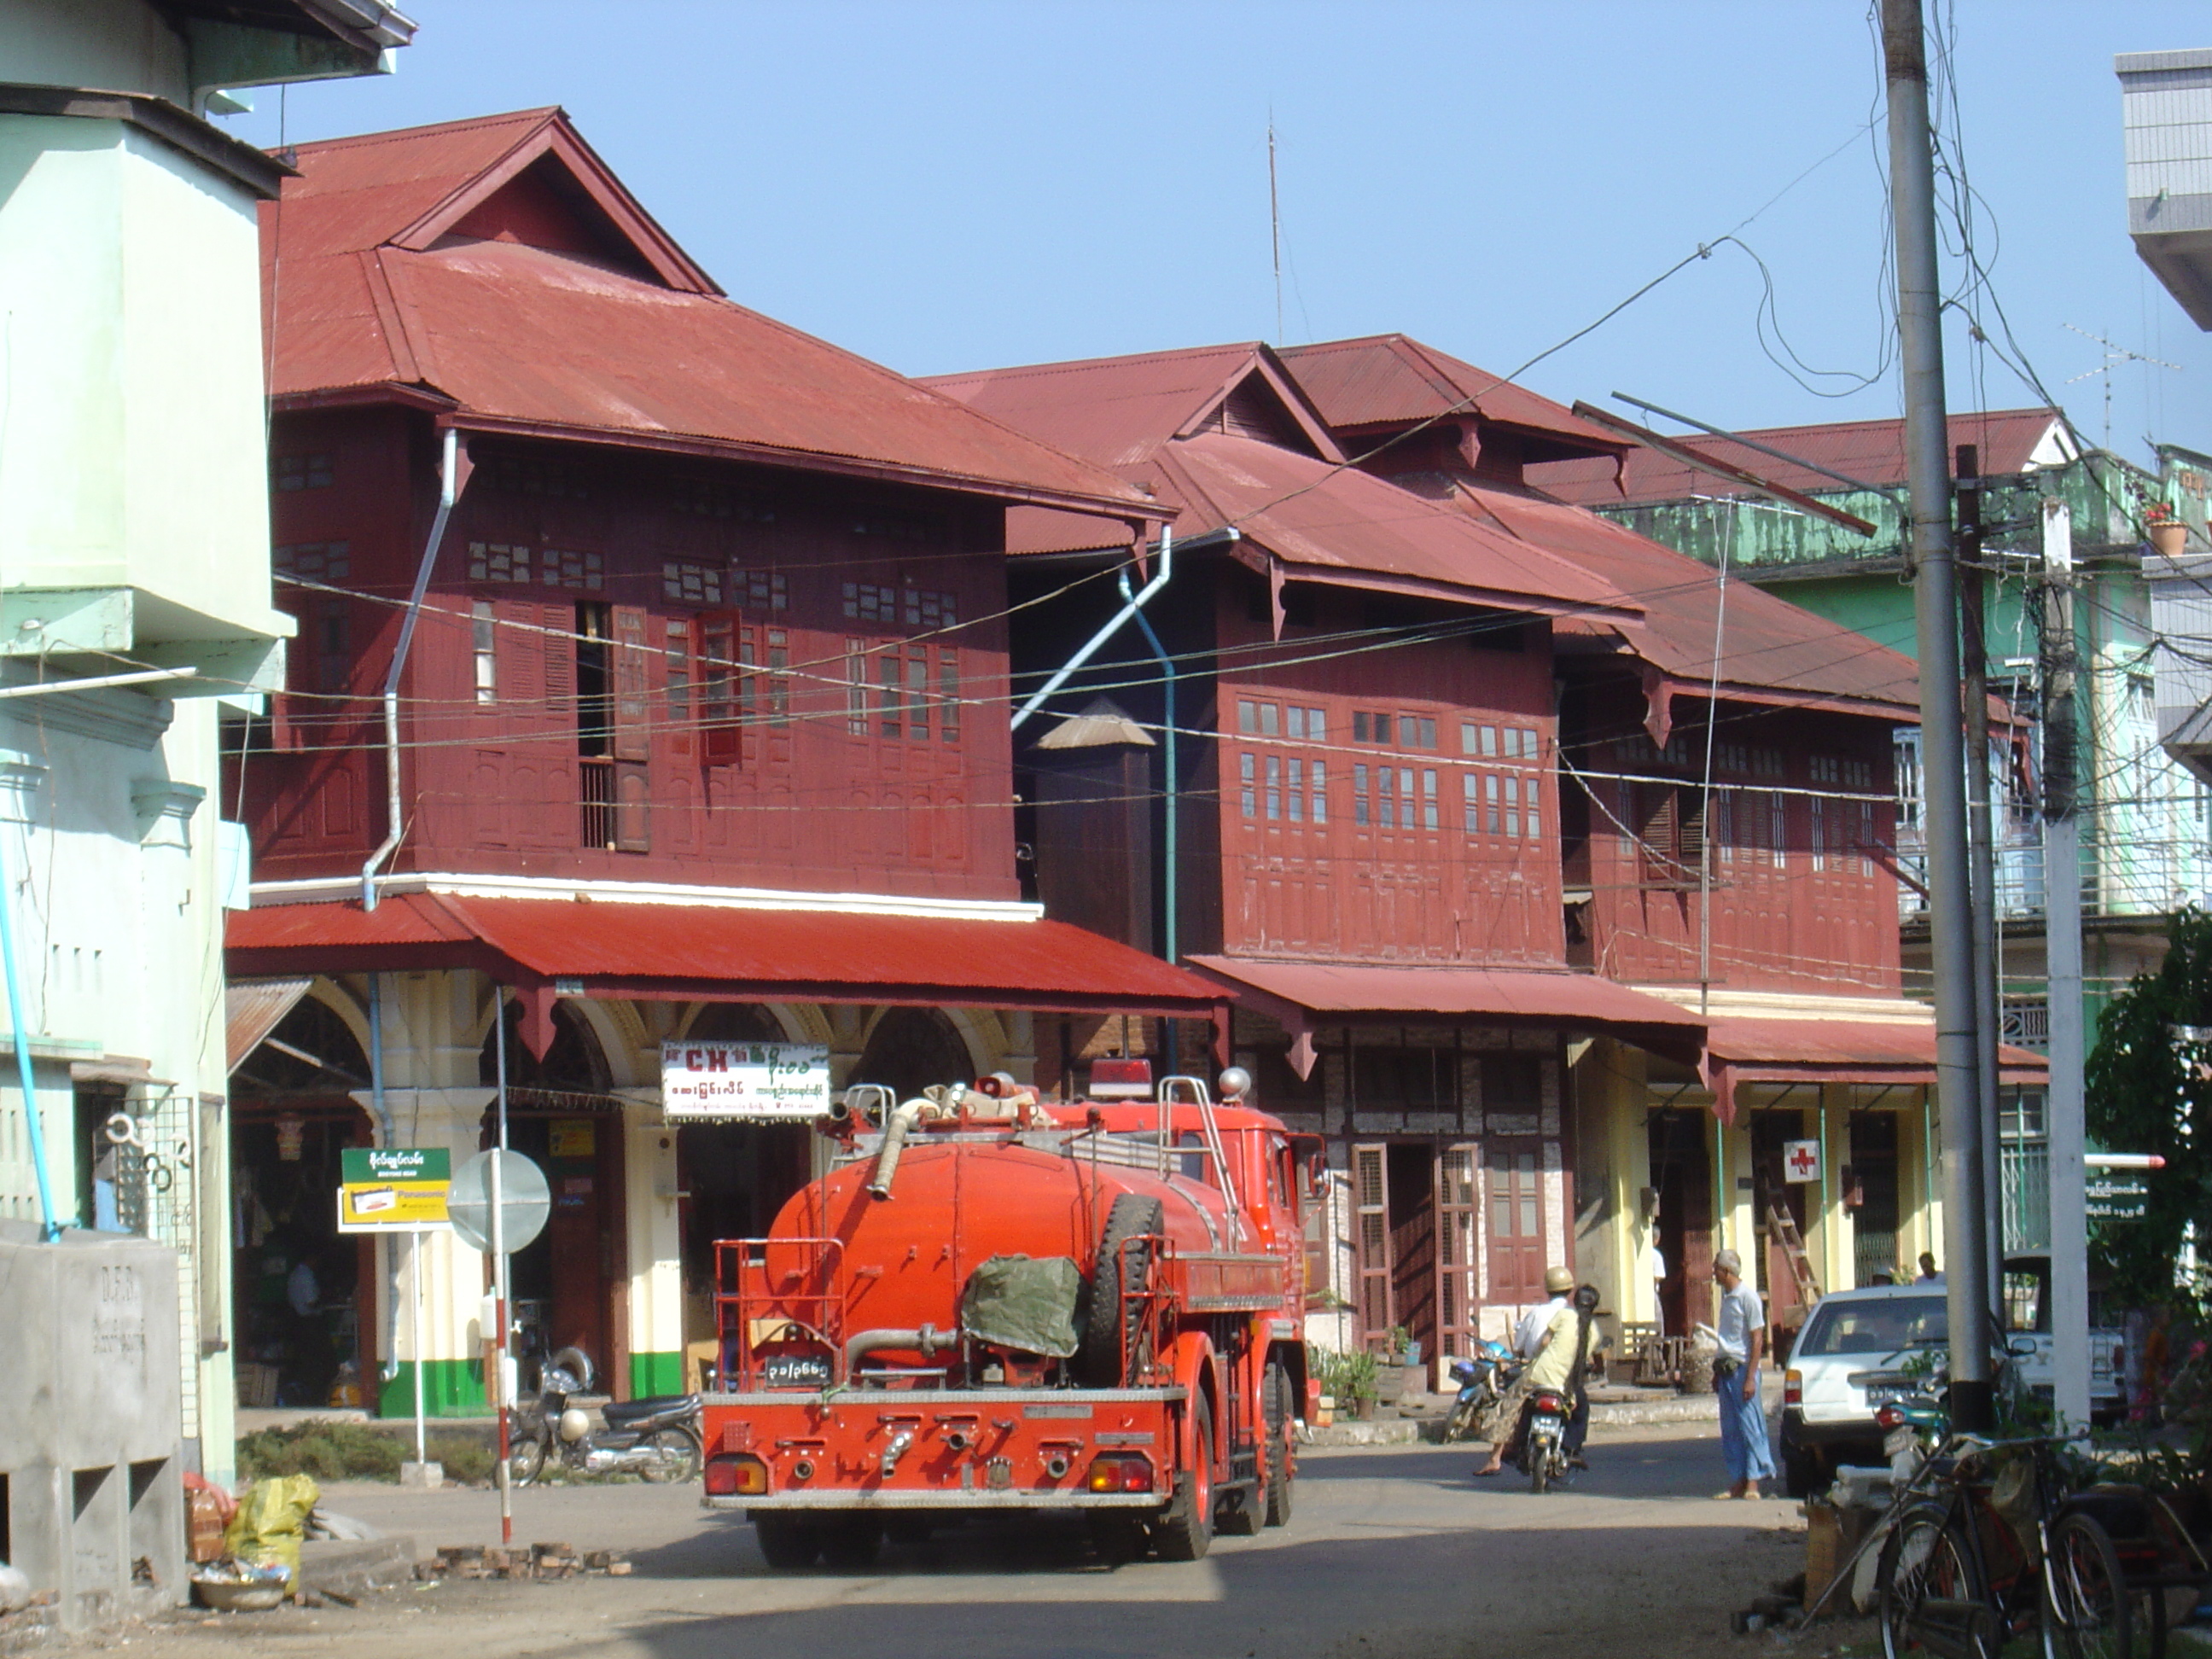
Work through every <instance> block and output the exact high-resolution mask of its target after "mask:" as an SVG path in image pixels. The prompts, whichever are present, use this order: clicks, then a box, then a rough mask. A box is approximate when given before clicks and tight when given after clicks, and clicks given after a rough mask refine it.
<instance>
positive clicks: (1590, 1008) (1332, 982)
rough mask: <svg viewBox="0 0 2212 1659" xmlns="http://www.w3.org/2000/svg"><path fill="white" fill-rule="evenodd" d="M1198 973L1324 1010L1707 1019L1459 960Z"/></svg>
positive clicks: (1664, 1022) (1632, 996)
mask: <svg viewBox="0 0 2212 1659" xmlns="http://www.w3.org/2000/svg"><path fill="white" fill-rule="evenodd" d="M1185 960H1186V961H1188V963H1190V964H1191V966H1193V967H1194V968H1195V969H1198V970H1199V971H1200V973H1202V974H1206V975H1211V976H1212V977H1213V978H1215V979H1218V980H1219V981H1222V982H1223V983H1224V984H1226V985H1229V986H1231V987H1249V988H1250V989H1252V990H1255V991H1258V992H1260V993H1261V994H1264V995H1266V996H1267V997H1271V998H1273V999H1274V1000H1276V1001H1278V1002H1281V1003H1286V1004H1290V1005H1293V1006H1296V1007H1297V1008H1301V1009H1304V1010H1306V1011H1307V1012H1310V1013H1314V1014H1322V1015H1346V1014H1415V1015H1436V1016H1443V1017H1448V1018H1467V1019H1497V1020H1505V1021H1509V1022H1525V1023H1528V1024H1548V1025H1565V1026H1569V1027H1574V1028H1579V1029H1583V1030H1614V1031H1627V1030H1633V1031H1637V1032H1641V1033H1644V1034H1646V1035H1649V1034H1651V1033H1664V1034H1666V1035H1667V1036H1668V1037H1669V1038H1671V1039H1673V1040H1674V1042H1676V1043H1678V1044H1679V1042H1680V1041H1681V1040H1682V1039H1685V1038H1686V1039H1689V1040H1691V1041H1692V1042H1694V1041H1695V1039H1696V1038H1698V1037H1699V1036H1700V1035H1702V1034H1703V1032H1704V1030H1705V1021H1704V1020H1702V1019H1700V1018H1699V1017H1698V1016H1697V1015H1695V1014H1693V1013H1692V1012H1689V1011H1688V1010H1687V1009H1686V1008H1678V1007H1676V1006H1674V1004H1673V1003H1671V1002H1666V1001H1662V1000H1660V999H1659V998H1657V997H1655V996H1650V995H1647V994H1644V992H1642V991H1632V990H1630V989H1629V988H1628V987H1626V986H1625V985H1616V984H1614V983H1613V981H1611V980H1605V979H1596V978H1594V977H1592V976H1591V975H1588V974H1571V973H1541V972H1536V971H1533V970H1520V971H1516V970H1513V969H1498V968H1474V967H1459V966H1450V967H1444V966H1437V967H1419V968H1415V967H1383V966H1372V965H1369V964H1365V963H1334V962H1267V961H1255V960H1253V959H1252V958H1249V957H1217V956H1202V957H1186V958H1185Z"/></svg>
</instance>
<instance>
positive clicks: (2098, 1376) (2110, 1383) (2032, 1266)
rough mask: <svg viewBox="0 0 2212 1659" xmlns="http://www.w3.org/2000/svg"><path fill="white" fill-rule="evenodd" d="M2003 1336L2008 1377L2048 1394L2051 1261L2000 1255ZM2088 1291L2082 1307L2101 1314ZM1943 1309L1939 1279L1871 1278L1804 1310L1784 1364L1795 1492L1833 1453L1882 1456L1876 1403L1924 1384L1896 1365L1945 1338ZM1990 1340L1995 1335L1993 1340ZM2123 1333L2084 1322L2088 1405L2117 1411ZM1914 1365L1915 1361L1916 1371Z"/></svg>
mask: <svg viewBox="0 0 2212 1659" xmlns="http://www.w3.org/2000/svg"><path fill="white" fill-rule="evenodd" d="M2004 1268H2005V1274H2004V1286H2003V1291H2004V1310H2005V1327H2006V1330H2005V1346H2006V1348H2007V1349H2008V1361H2007V1363H2008V1364H2010V1365H2011V1366H2012V1367H2013V1372H2012V1379H2013V1383H2014V1385H2015V1387H2018V1388H2020V1389H2023V1390H2026V1391H2027V1392H2029V1393H2033V1394H2037V1395H2041V1396H2042V1398H2043V1399H2044V1400H2045V1401H2049V1399H2050V1398H2051V1345H2052V1337H2051V1261H2050V1258H2049V1257H2047V1256H2013V1257H2009V1258H2008V1259H2007V1260H2006V1261H2005V1264H2004ZM2099 1300H2100V1298H2097V1297H2092V1298H2091V1303H2090V1317H2091V1319H2092V1320H2093V1321H2094V1320H2095V1319H2097V1318H2098V1317H2099V1316H2100V1309H2099V1307H2098V1302H2099ZM1949 1342H1950V1315H1949V1310H1948V1306H1947V1304H1946V1302H1945V1295H1944V1288H1943V1286H1942V1285H1941V1284H1925V1285H1874V1286H1871V1287H1869V1289H1866V1290H1863V1291H1832V1292H1831V1293H1830V1294H1829V1295H1826V1296H1824V1297H1821V1298H1820V1303H1819V1304H1818V1305H1817V1306H1815V1307H1814V1310H1812V1312H1811V1313H1810V1314H1808V1315H1807V1316H1806V1319H1805V1324H1804V1328H1802V1330H1800V1331H1799V1332H1798V1333H1797V1340H1796V1345H1795V1346H1793V1347H1792V1348H1791V1349H1790V1363H1789V1367H1788V1369H1787V1370H1784V1372H1783V1374H1782V1425H1781V1434H1780V1437H1779V1438H1780V1442H1781V1456H1782V1476H1783V1481H1784V1485H1785V1486H1786V1487H1787V1489H1788V1491H1789V1492H1790V1496H1791V1497H1793V1498H1808V1497H1810V1496H1812V1495H1813V1494H1814V1492H1818V1491H1820V1489H1821V1488H1822V1487H1823V1486H1826V1484H1827V1483H1828V1480H1830V1479H1831V1477H1832V1475H1833V1474H1834V1471H1835V1468H1836V1466H1837V1465H1838V1464H1839V1463H1854V1464H1860V1465H1880V1464H1881V1463H1884V1462H1887V1461H1888V1460H1887V1458H1886V1457H1884V1456H1883V1455H1882V1431H1881V1428H1880V1427H1879V1426H1878V1425H1876V1424H1875V1420H1874V1414H1875V1411H1876V1410H1877V1409H1878V1408H1879V1407H1881V1405H1882V1404H1883V1403H1884V1402H1885V1401H1890V1400H1894V1399H1896V1398H1898V1397H1899V1395H1906V1394H1911V1393H1912V1392H1914V1391H1915V1390H1916V1389H1917V1388H1918V1387H1920V1386H1922V1384H1921V1383H1920V1382H1919V1381H1918V1380H1917V1377H1915V1376H1905V1375H1904V1374H1903V1373H1904V1372H1905V1368H1906V1367H1907V1366H1908V1365H1909V1364H1911V1361H1912V1359H1913V1358H1914V1356H1915V1355H1916V1354H1923V1355H1924V1354H1929V1353H1931V1352H1934V1351H1940V1350H1943V1349H1946V1348H1948V1346H1949ZM1992 1346H1994V1345H1992ZM2125 1347H2126V1345H2125V1339H2124V1333H2123V1332H2121V1331H2119V1330H2118V1329H2115V1328H2111V1327H2108V1326H2102V1325H2097V1324H2092V1326H2091V1328H2090V1331H2089V1408H2090V1414H2091V1415H2092V1416H2093V1417H2100V1418H2101V1417H2107V1416H2112V1415H2116V1414H2117V1413H2118V1411H2119V1409H2120V1407H2121V1406H2122V1404H2123V1401H2122V1398H2121V1378H2122V1376H2123V1375H2124V1366H2125V1359H2126V1352H2125ZM1920 1369H1921V1368H1917V1367H1916V1368H1915V1370H1916V1371H1917V1370H1920Z"/></svg>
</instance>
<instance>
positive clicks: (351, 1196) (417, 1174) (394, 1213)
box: [338, 1146, 453, 1233]
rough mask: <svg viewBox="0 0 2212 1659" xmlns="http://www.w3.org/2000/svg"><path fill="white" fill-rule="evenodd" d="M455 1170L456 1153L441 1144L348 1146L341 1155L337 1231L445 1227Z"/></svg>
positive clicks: (379, 1231)
mask: <svg viewBox="0 0 2212 1659" xmlns="http://www.w3.org/2000/svg"><path fill="white" fill-rule="evenodd" d="M338 1180H339V1182H340V1183H341V1184H340V1185H339V1188H338V1231H340V1232H342V1233H414V1232H428V1231H433V1230H435V1229H438V1228H441V1227H444V1226H445V1225H447V1221H448V1215H447V1207H446V1200H447V1194H448V1193H449V1192H450V1191H451V1183H452V1181H453V1154H452V1153H451V1152H447V1150H446V1149H445V1148H444V1147H443V1146H348V1147H346V1148H344V1149H343V1151H342V1152H340V1153H339V1155H338Z"/></svg>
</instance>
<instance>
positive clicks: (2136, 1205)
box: [2081, 1175, 2150, 1221]
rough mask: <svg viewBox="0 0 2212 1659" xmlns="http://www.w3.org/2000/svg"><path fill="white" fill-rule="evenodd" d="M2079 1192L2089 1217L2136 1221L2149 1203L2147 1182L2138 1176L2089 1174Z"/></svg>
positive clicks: (2102, 1219) (2093, 1218) (2140, 1218)
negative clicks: (2084, 1200) (2085, 1202)
mask: <svg viewBox="0 0 2212 1659" xmlns="http://www.w3.org/2000/svg"><path fill="white" fill-rule="evenodd" d="M2081 1195H2082V1197H2083V1198H2084V1199H2086V1200H2087V1205H2086V1206H2085V1207H2086V1212H2087V1216H2088V1218H2089V1219H2090V1220H2092V1221H2140V1220H2142V1218H2143V1216H2144V1214H2145V1212H2147V1211H2148V1209H2149V1207H2150V1185H2149V1183H2148V1182H2146V1181H2144V1179H2143V1178H2142V1176H2124V1175H2123V1176H2112V1175H2093V1176H2090V1177H2089V1179H2088V1181H2087V1182H2086V1183H2084V1185H2083V1187H2082V1189H2081Z"/></svg>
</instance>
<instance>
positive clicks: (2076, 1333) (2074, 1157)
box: [2041, 497, 2089, 1428]
mask: <svg viewBox="0 0 2212 1659" xmlns="http://www.w3.org/2000/svg"><path fill="white" fill-rule="evenodd" d="M2042 656H2043V661H2042V665H2041V666H2042V670H2043V891H2044V905H2045V909H2044V947H2043V948H2044V962H2045V977H2046V978H2047V980H2048V981H2049V984H2048V987H2047V989H2046V992H2045V994H2046V995H2047V996H2048V998H2049V1000H2050V1002H2049V1006H2050V1010H2051V1013H2050V1019H2051V1091H2050V1097H2049V1102H2048V1105H2047V1107H2046V1127H2047V1130H2048V1133H2049V1135H2050V1155H2051V1358H2052V1370H2051V1407H2052V1409H2053V1411H2054V1412H2056V1413H2057V1418H2058V1420H2059V1422H2060V1423H2062V1424H2063V1425H2066V1426H2067V1427H2069V1428H2079V1427H2081V1425H2084V1424H2086V1423H2087V1422H2088V1420H2089V1219H2088V1213H2087V1196H2086V1194H2084V1193H2083V1191H2082V1179H2083V1170H2082V1159H2081V1154H2082V1152H2083V1145H2082V1142H2083V1137H2084V1126H2083V1121H2082V1118H2083V1100H2082V1091H2081V1067H2082V1061H2083V1060H2084V1058H2085V1054H2086V1046H2085V1043H2084V1042H2083V1037H2082V1030H2081V819H2080V817H2078V816H2077V815H2076V811H2077V808H2078V806H2079V805H2080V802H2079V799H2078V795H2079V792H2080V789H2081V725H2080V718H2079V716H2080V702H2079V694H2080V689H2081V677H2080V663H2079V660H2078V659H2077V656H2076V653H2075V638H2074V522H2073V518H2072V515H2071V514H2070V513H2069V512H2068V511H2067V507H2066V503H2065V502H2064V501H2060V500H2058V499H2057V498H2055V497H2046V498H2045V501H2044V503H2043V650H2042Z"/></svg>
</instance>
